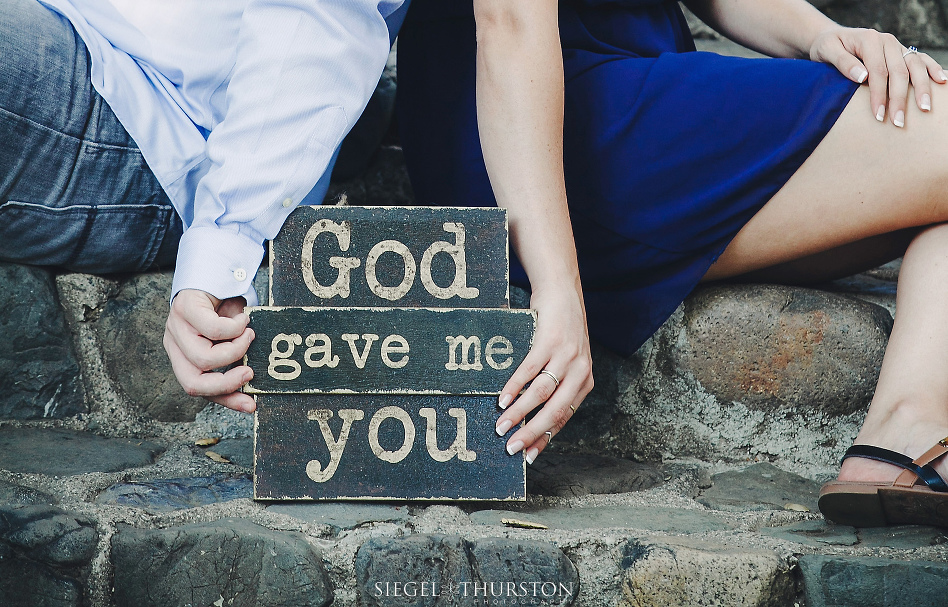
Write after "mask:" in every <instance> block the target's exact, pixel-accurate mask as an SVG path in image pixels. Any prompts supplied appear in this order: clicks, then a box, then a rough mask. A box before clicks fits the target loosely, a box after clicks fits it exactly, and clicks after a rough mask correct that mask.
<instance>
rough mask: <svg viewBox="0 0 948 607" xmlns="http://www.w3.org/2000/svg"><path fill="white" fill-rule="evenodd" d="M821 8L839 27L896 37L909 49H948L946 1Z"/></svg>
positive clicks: (830, 1) (845, 2)
mask: <svg viewBox="0 0 948 607" xmlns="http://www.w3.org/2000/svg"><path fill="white" fill-rule="evenodd" d="M821 4H823V6H822V7H821V8H822V10H823V12H825V13H826V14H827V15H828V16H829V17H830V18H831V19H833V20H835V21H837V22H838V23H841V24H843V25H851V26H855V27H871V28H874V29H877V30H879V31H883V32H889V33H891V34H895V35H896V36H897V37H898V38H899V39H900V40H901V41H902V43H903V44H905V45H906V46H908V45H910V44H914V45H916V46H918V47H919V48H921V49H925V48H945V47H946V46H948V27H946V23H945V16H944V15H945V12H943V11H944V9H946V8H948V5H946V3H945V0H862V1H861V2H851V1H850V0H822V1H821Z"/></svg>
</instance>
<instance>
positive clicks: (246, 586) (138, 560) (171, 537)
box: [112, 519, 333, 607]
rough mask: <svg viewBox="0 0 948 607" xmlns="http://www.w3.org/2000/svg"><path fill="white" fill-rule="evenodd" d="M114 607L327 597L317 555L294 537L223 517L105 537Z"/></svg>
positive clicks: (249, 606) (311, 602)
mask: <svg viewBox="0 0 948 607" xmlns="http://www.w3.org/2000/svg"><path fill="white" fill-rule="evenodd" d="M112 563H113V565H114V567H115V577H114V594H113V599H114V601H115V604H116V606H117V607H125V606H129V607H131V606H134V607H146V606H151V605H154V606H156V607H157V606H165V605H208V606H209V605H215V604H217V605H229V606H233V607H245V606H246V607H256V606H258V605H285V606H299V607H304V606H306V607H310V606H323V605H328V604H329V603H330V602H331V601H332V599H333V594H332V590H331V588H330V585H329V579H328V577H327V575H326V571H325V570H324V569H323V564H322V560H321V557H320V555H319V553H317V552H316V551H315V549H314V548H313V547H312V546H311V545H310V544H309V543H308V542H307V541H306V538H305V537H304V536H303V535H302V534H300V533H289V532H280V531H271V530H269V529H265V528H263V527H260V526H258V525H255V524H253V523H251V522H249V521H246V520H241V519H224V520H220V521H215V522H213V523H200V524H191V525H183V526H180V527H171V528H168V529H134V528H130V527H123V528H120V530H119V531H118V532H117V533H116V534H115V535H114V536H113V537H112Z"/></svg>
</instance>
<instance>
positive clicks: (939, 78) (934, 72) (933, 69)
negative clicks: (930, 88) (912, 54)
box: [918, 53, 948, 84]
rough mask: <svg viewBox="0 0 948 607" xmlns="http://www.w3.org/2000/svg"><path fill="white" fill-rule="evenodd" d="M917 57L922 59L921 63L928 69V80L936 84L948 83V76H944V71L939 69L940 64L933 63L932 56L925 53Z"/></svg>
mask: <svg viewBox="0 0 948 607" xmlns="http://www.w3.org/2000/svg"><path fill="white" fill-rule="evenodd" d="M918 56H919V57H920V58H921V59H922V62H923V63H924V64H925V67H926V68H927V69H928V77H929V78H931V79H932V80H934V81H935V82H937V83H938V84H945V83H948V74H945V70H944V69H943V68H942V67H941V64H940V63H938V62H937V61H935V60H934V59H933V58H932V56H931V55H929V54H927V53H919V54H918Z"/></svg>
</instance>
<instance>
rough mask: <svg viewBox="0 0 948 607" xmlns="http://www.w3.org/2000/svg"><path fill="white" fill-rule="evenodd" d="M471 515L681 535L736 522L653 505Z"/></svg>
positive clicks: (496, 521)
mask: <svg viewBox="0 0 948 607" xmlns="http://www.w3.org/2000/svg"><path fill="white" fill-rule="evenodd" d="M470 517H471V521H473V522H474V523H475V524H480V525H502V524H503V523H502V522H501V519H511V518H512V519H518V520H524V521H529V522H532V523H540V524H541V525H546V526H547V527H549V528H550V529H600V528H620V529H645V530H648V531H655V532H671V533H682V534H688V533H705V532H708V531H725V530H728V529H732V528H734V525H735V524H734V523H733V522H731V521H729V520H728V519H727V518H726V517H724V516H722V515H720V514H718V513H716V512H707V511H704V510H684V509H680V508H661V507H655V506H651V507H642V506H598V507H581V508H561V507H553V508H543V509H540V510H533V511H527V512H513V511H508V510H479V511H477V512H472V513H471V514H470Z"/></svg>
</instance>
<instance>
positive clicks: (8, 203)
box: [0, 200, 174, 213]
mask: <svg viewBox="0 0 948 607" xmlns="http://www.w3.org/2000/svg"><path fill="white" fill-rule="evenodd" d="M11 205H16V206H23V207H32V208H35V209H37V210H39V211H43V212H50V213H58V212H62V211H74V210H84V209H91V208H95V209H96V210H97V211H99V212H103V213H108V212H110V211H113V210H115V211H120V210H135V209H148V208H155V209H160V210H174V207H173V206H171V205H166V204H109V205H98V206H93V205H89V204H71V205H69V206H65V207H50V206H47V205H45V204H37V203H35V202H24V201H22V200H8V201H6V202H4V203H0V209H2V208H3V207H6V206H11Z"/></svg>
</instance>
